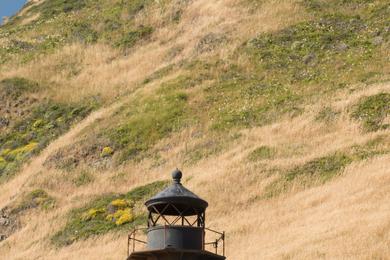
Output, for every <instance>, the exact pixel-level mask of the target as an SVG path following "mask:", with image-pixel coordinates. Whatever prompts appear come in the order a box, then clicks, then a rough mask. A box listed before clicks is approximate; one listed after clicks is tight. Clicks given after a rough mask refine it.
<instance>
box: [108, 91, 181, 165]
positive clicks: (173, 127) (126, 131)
mask: <svg viewBox="0 0 390 260" xmlns="http://www.w3.org/2000/svg"><path fill="white" fill-rule="evenodd" d="M187 99H188V97H187V94H185V93H184V92H181V91H177V90H175V89H171V90H169V89H165V90H164V91H163V90H162V91H161V92H159V93H157V95H155V96H151V97H149V96H148V97H144V98H138V99H137V100H134V102H133V103H131V104H130V105H129V107H128V109H127V110H126V111H125V112H126V113H127V115H126V123H122V124H120V125H118V126H116V127H115V128H114V129H109V130H108V131H107V132H106V134H105V135H106V136H108V138H109V139H110V140H111V143H113V144H114V149H115V150H116V151H120V156H119V161H120V162H123V161H125V160H129V159H136V158H137V157H139V156H140V155H141V154H142V153H144V152H146V151H147V150H148V149H149V148H151V147H152V145H154V144H156V143H157V142H158V141H159V140H161V139H162V138H165V137H167V136H169V135H170V134H171V133H172V132H175V131H177V130H179V129H180V128H181V127H182V126H183V125H184V124H185V122H186V121H187V116H188V111H187Z"/></svg>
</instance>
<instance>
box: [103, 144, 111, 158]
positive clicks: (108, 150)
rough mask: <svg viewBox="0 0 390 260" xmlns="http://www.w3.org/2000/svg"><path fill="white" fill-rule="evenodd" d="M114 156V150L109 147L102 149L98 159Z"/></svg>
mask: <svg viewBox="0 0 390 260" xmlns="http://www.w3.org/2000/svg"><path fill="white" fill-rule="evenodd" d="M113 154H114V150H113V149H112V148H111V147H108V146H107V147H104V148H103V150H102V152H101V153H100V157H102V158H106V157H110V156H112V155H113Z"/></svg>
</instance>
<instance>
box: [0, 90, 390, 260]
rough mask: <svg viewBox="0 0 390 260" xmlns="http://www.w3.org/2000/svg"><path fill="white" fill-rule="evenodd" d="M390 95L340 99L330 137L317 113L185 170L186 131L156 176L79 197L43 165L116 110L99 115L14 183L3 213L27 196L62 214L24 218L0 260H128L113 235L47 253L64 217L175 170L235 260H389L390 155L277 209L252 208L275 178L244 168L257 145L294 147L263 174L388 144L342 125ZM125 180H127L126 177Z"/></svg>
mask: <svg viewBox="0 0 390 260" xmlns="http://www.w3.org/2000/svg"><path fill="white" fill-rule="evenodd" d="M383 91H385V92H388V91H390V85H389V84H379V85H374V86H369V87H366V88H365V89H364V90H362V91H360V92H357V93H355V94H354V95H350V96H348V95H346V94H345V93H340V94H339V96H335V97H334V98H333V100H328V102H329V103H330V104H332V105H333V106H334V107H338V108H340V109H341V110H342V111H343V112H342V114H341V118H340V119H339V120H338V121H336V122H334V125H333V126H332V127H326V126H324V125H323V123H320V122H315V121H314V117H315V114H316V112H317V111H319V109H320V107H321V105H322V104H318V105H317V106H318V107H310V108H308V109H307V112H306V113H305V114H304V115H303V116H301V117H298V118H296V119H294V120H293V121H291V120H282V121H280V122H278V123H275V124H273V125H270V126H265V127H261V128H257V129H251V130H246V131H242V134H243V136H244V137H242V139H241V140H240V141H239V142H238V143H236V144H235V145H232V146H231V148H230V149H228V150H226V151H225V152H224V153H222V154H220V155H216V156H212V157H210V158H208V159H206V160H203V161H201V162H199V163H198V164H196V165H194V166H186V165H185V164H183V161H182V157H181V156H180V154H181V151H183V149H185V146H186V145H191V142H192V141H191V140H188V139H189V136H191V130H186V131H184V132H182V133H179V134H177V135H176V136H173V137H172V139H170V140H164V141H163V142H170V143H171V144H174V145H173V147H172V149H170V150H167V151H166V153H167V157H166V158H170V160H169V161H168V162H167V163H166V164H164V165H163V166H160V167H158V168H151V167H150V164H148V162H147V161H145V162H143V163H142V164H128V165H125V166H122V167H120V168H119V169H116V170H115V171H112V170H109V171H107V172H105V173H104V174H102V173H99V174H94V177H95V181H94V182H92V183H90V184H88V185H86V186H82V187H76V186H75V185H73V184H71V183H70V182H67V181H66V180H65V179H64V178H63V177H62V175H63V174H64V173H62V172H60V171H57V170H53V169H45V167H43V166H42V162H43V161H44V159H45V158H46V157H47V156H48V155H49V154H51V153H53V152H54V151H56V150H57V149H59V148H60V147H62V146H64V145H68V144H70V143H72V142H74V141H76V140H77V135H78V134H79V133H80V131H81V130H82V129H83V128H85V127H86V126H87V125H89V124H91V123H92V122H94V121H95V120H98V119H100V120H104V118H106V117H109V116H110V113H112V112H113V111H115V107H113V108H110V109H108V110H102V111H98V112H96V113H95V114H93V115H91V117H89V118H87V119H86V120H85V121H84V122H82V123H81V124H80V125H79V126H77V127H76V128H74V129H72V130H71V131H70V132H69V133H68V134H66V135H65V136H63V137H61V138H60V139H59V140H57V141H55V142H54V143H53V144H52V145H50V146H49V147H48V148H47V149H46V150H45V151H44V152H43V153H42V155H41V156H39V157H38V158H35V159H34V160H33V161H32V162H31V163H30V165H29V166H26V168H25V170H23V171H22V172H21V173H20V174H19V175H18V176H17V177H16V178H15V179H14V180H13V181H11V182H10V183H7V184H3V185H2V193H1V194H0V196H1V197H0V202H1V204H0V206H5V205H6V204H8V203H9V202H10V201H12V198H16V197H17V196H18V194H20V192H21V191H25V190H31V189H33V188H44V189H47V190H48V191H49V193H50V194H52V195H53V196H55V197H56V199H57V201H58V204H57V205H58V207H57V208H56V209H55V210H51V211H49V212H41V213H39V212H35V211H34V212H29V213H28V214H27V215H25V216H24V217H23V219H22V222H23V228H22V229H21V230H19V231H18V232H17V233H15V234H14V235H13V236H11V237H10V238H9V239H7V241H6V242H5V243H3V244H1V245H0V253H1V254H2V255H4V256H6V257H7V259H24V258H25V257H26V256H29V257H33V258H42V257H43V258H45V259H52V258H53V259H54V258H60V259H77V258H78V257H79V256H80V255H83V256H85V257H86V258H87V259H97V258H99V257H101V256H104V259H118V258H123V257H125V254H126V236H125V235H124V234H108V235H105V236H103V237H99V238H92V239H88V240H86V241H80V242H78V243H75V244H73V245H71V246H69V247H65V248H61V249H58V250H57V249H54V248H53V246H52V245H51V244H50V237H51V235H52V234H53V232H54V231H56V230H59V229H60V228H61V226H63V225H64V224H65V222H66V218H65V217H64V216H66V213H67V212H68V211H69V210H71V209H72V208H74V207H78V206H82V205H83V204H84V203H85V202H88V201H89V200H90V199H91V198H92V197H94V196H96V195H99V194H102V193H105V192H126V191H128V190H130V189H131V188H132V187H136V186H138V185H141V184H145V183H148V182H150V181H154V180H156V179H166V178H169V172H170V171H171V169H173V168H174V167H176V166H182V167H183V170H184V173H185V179H187V178H188V177H191V179H190V180H189V181H185V185H186V186H188V187H189V188H190V189H192V190H194V191H195V192H196V193H198V194H200V195H201V196H202V197H204V198H205V199H206V200H208V201H209V202H210V208H209V210H208V226H210V227H212V228H216V229H221V230H222V229H225V230H226V231H227V233H228V244H227V245H228V247H227V254H228V257H229V259H258V258H257V257H259V258H260V257H261V258H266V259H284V258H293V259H317V258H324V259H335V258H343V259H349V258H350V259H352V258H353V259H373V258H375V259H386V257H387V256H388V255H389V253H390V252H389V243H390V237H389V235H388V234H389V228H390V222H389V219H390V218H389V216H390V208H389V204H388V203H387V200H388V198H389V196H390V189H389V187H390V186H389V184H390V178H389V176H390V175H389V173H390V172H389V169H390V168H389V159H390V157H389V156H388V155H385V156H381V157H376V158H373V159H370V160H366V161H362V162H356V163H353V164H351V165H350V166H348V167H347V168H346V170H345V171H344V173H343V176H342V177H340V178H336V179H335V180H334V181H331V182H330V183H328V184H326V185H323V186H319V187H314V188H311V189H308V190H305V191H301V190H297V191H295V192H292V193H289V194H287V195H283V196H281V197H278V198H274V199H270V200H254V198H255V197H256V196H260V195H261V194H262V192H263V190H264V188H265V187H266V185H267V184H269V183H270V181H271V180H273V179H274V178H277V176H268V175H266V174H263V171H262V169H261V168H259V167H258V166H256V165H254V164H252V163H250V162H248V161H247V159H246V158H247V154H248V152H249V151H251V150H253V149H254V148H255V147H257V146H259V145H269V146H274V147H279V148H284V147H288V146H289V145H292V146H294V147H295V148H296V153H297V154H298V155H296V154H295V153H291V154H289V153H287V154H285V155H284V157H283V156H282V158H275V159H274V160H271V161H269V162H267V163H266V164H264V167H265V168H267V167H272V166H281V167H287V166H291V165H295V164H300V163H304V162H306V161H309V160H311V159H313V158H315V157H318V156H322V155H325V154H328V153H331V152H334V151H337V150H340V149H343V148H347V147H350V146H351V145H354V144H359V143H364V142H366V141H368V140H371V139H372V138H375V136H377V135H380V134H381V135H383V134H386V135H388V134H389V132H388V131H382V132H378V133H375V134H363V133H362V131H361V130H360V129H359V127H358V125H356V124H355V123H353V122H349V123H348V124H346V123H345V120H346V116H344V115H343V114H344V113H347V111H346V109H347V108H348V107H349V105H350V104H353V103H354V102H355V101H356V100H357V99H358V98H359V97H361V96H364V95H367V94H375V93H378V92H383ZM174 139H176V141H175V142H173V141H172V140H174ZM186 140H187V141H186ZM287 150H288V149H287ZM118 173H124V174H123V175H121V176H119V175H118ZM114 176H117V178H113V177H114ZM26 237H28V238H29V239H28V242H27V243H25V242H23V241H24V240H23V238H26ZM120 241H122V242H120ZM253 256H256V257H255V258H253Z"/></svg>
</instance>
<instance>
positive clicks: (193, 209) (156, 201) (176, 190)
mask: <svg viewBox="0 0 390 260" xmlns="http://www.w3.org/2000/svg"><path fill="white" fill-rule="evenodd" d="M172 178H173V183H172V185H170V186H169V187H167V188H166V189H165V190H163V191H161V192H160V193H158V194H157V195H156V196H154V197H152V198H151V199H149V200H148V201H146V203H145V206H146V207H147V208H148V210H149V211H150V212H152V213H158V214H159V213H161V212H162V211H163V210H164V208H165V207H166V206H167V204H172V205H174V206H175V207H176V208H177V209H178V210H179V211H181V212H184V211H185V213H184V214H185V215H186V216H191V215H196V214H198V213H200V212H203V211H205V210H206V208H207V206H208V203H207V202H206V201H205V200H203V199H201V198H199V197H198V196H197V195H195V194H194V193H193V192H191V191H189V190H188V189H186V188H185V187H184V186H183V185H182V184H181V183H180V180H181V178H182V173H181V172H180V171H179V170H176V171H174V172H173V173H172ZM164 215H167V216H177V215H178V212H177V210H175V209H174V208H173V207H168V208H165V210H164Z"/></svg>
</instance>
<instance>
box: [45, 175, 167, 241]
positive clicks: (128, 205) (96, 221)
mask: <svg viewBox="0 0 390 260" xmlns="http://www.w3.org/2000/svg"><path fill="white" fill-rule="evenodd" d="M167 184H168V182H166V181H158V182H154V183H151V184H148V185H145V186H141V187H138V188H135V189H133V190H131V191H130V192H128V193H126V194H117V195H105V196H102V197H101V198H98V199H96V200H94V201H92V202H91V203H89V204H88V205H86V206H85V207H83V208H79V209H74V210H72V211H71V212H70V213H69V215H68V217H69V220H68V222H67V224H66V226H65V227H64V228H63V229H62V230H61V231H59V232H57V233H56V234H55V235H54V236H53V237H52V242H53V243H54V244H56V245H57V246H66V245H70V244H72V243H73V242H75V241H77V240H80V239H86V238H89V237H91V236H94V235H102V234H105V233H107V232H110V231H121V230H129V229H130V228H133V227H135V226H138V225H142V224H145V223H146V212H145V211H140V210H138V208H141V207H138V206H137V207H136V205H141V204H143V203H144V201H145V200H146V199H148V198H150V197H151V196H152V195H154V194H155V193H157V192H159V191H161V190H162V189H163V188H164V187H166V185H167Z"/></svg>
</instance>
